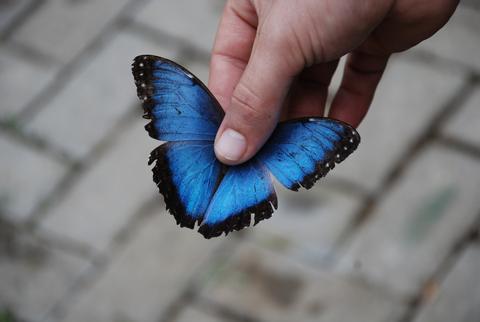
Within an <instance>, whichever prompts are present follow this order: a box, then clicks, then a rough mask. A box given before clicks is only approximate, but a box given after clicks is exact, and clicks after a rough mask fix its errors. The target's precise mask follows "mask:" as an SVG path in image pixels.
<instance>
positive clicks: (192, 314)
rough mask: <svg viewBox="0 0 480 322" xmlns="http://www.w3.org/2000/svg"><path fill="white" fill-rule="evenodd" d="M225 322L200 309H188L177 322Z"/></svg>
mask: <svg viewBox="0 0 480 322" xmlns="http://www.w3.org/2000/svg"><path fill="white" fill-rule="evenodd" d="M192 321H195V322H222V321H223V322H225V321H226V320H224V319H221V318H220V317H217V316H213V315H210V314H208V313H205V312H203V311H200V310H199V309H196V308H192V307H188V308H186V309H185V310H183V311H182V313H180V315H179V316H178V318H177V319H176V320H175V322H192Z"/></svg>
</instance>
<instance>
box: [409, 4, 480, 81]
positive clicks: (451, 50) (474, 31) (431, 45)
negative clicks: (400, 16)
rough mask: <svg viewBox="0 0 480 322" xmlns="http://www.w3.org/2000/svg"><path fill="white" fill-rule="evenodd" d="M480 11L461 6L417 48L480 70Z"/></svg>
mask: <svg viewBox="0 0 480 322" xmlns="http://www.w3.org/2000/svg"><path fill="white" fill-rule="evenodd" d="M479 28H480V11H479V10H474V9H472V8H470V7H466V6H460V7H459V8H458V9H457V11H456V12H455V14H454V15H453V17H452V18H451V19H450V21H449V22H448V23H447V25H446V26H445V27H444V28H443V29H442V30H440V31H439V32H438V33H437V34H435V35H434V36H433V37H432V38H430V39H428V40H426V41H425V42H423V43H422V44H420V46H419V47H418V48H417V49H422V50H426V51H429V52H431V53H433V54H435V55H438V56H440V57H444V58H448V59H452V60H453V61H456V62H459V63H461V64H464V65H466V66H469V67H471V68H473V69H475V70H477V71H480V56H479V55H478V54H477V53H478V52H479V51H480V42H479V41H478V30H479Z"/></svg>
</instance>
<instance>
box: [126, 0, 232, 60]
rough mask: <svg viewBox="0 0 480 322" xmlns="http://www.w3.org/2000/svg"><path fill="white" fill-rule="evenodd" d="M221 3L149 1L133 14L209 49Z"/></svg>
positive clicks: (216, 0) (205, 0) (206, 0)
mask: <svg viewBox="0 0 480 322" xmlns="http://www.w3.org/2000/svg"><path fill="white" fill-rule="evenodd" d="M224 2H225V1H224V0H196V1H189V0H177V1H175V2H173V1H170V2H169V3H168V4H166V3H165V2H162V1H151V2H150V3H149V4H148V5H146V6H145V7H144V8H143V9H141V10H140V11H139V12H138V13H137V14H136V16H135V20H136V21H138V22H140V23H142V24H146V25H148V26H150V27H153V28H154V29H157V30H158V31H160V32H162V33H165V34H168V35H170V36H174V37H177V38H179V39H182V40H184V41H188V42H190V43H191V44H193V45H194V46H196V47H197V48H199V49H203V50H205V51H207V52H209V51H210V50H211V48H212V46H213V40H214V37H215V33H216V30H217V25H218V22H219V18H220V13H221V12H222V8H223V4H224Z"/></svg>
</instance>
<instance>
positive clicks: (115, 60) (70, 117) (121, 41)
mask: <svg viewBox="0 0 480 322" xmlns="http://www.w3.org/2000/svg"><path fill="white" fill-rule="evenodd" d="M175 52H176V48H175V47H167V48H162V47H161V46H159V45H156V44H153V43H151V42H149V41H147V40H145V39H144V38H143V37H142V36H140V35H137V34H135V33H131V32H124V33H120V34H119V35H117V36H116V37H115V38H114V39H113V40H112V41H111V42H109V43H107V44H105V47H104V48H103V50H102V51H101V52H100V54H99V55H98V56H97V57H95V59H93V60H92V61H91V62H90V63H89V64H88V65H87V66H85V67H84V68H83V69H81V70H79V71H78V73H77V75H76V77H75V78H74V79H73V80H72V81H71V82H70V83H69V84H68V85H67V87H66V88H65V89H64V90H63V91H62V92H61V93H60V94H59V95H58V96H56V97H55V98H54V99H53V101H52V102H51V103H50V104H49V105H48V106H47V107H46V108H45V110H44V111H43V112H42V113H40V114H38V115H37V117H35V118H34V119H33V120H31V121H30V122H29V123H28V124H27V130H28V131H29V132H31V133H35V134H36V135H39V136H41V137H43V138H45V139H46V140H48V141H50V142H51V143H52V144H54V145H55V146H58V147H59V148H60V149H62V150H64V151H66V152H67V153H68V154H70V155H71V156H73V157H75V158H83V157H85V156H86V155H87V154H88V153H89V152H90V151H91V149H92V148H93V147H94V146H95V144H97V143H98V142H99V141H100V140H101V139H102V137H103V136H105V134H106V133H108V131H109V130H111V129H112V127H113V126H114V125H115V124H116V123H117V122H118V121H119V119H120V118H121V117H122V116H123V115H125V113H127V112H128V111H129V110H131V109H132V108H133V104H134V103H136V102H137V101H138V100H137V97H136V89H135V84H134V82H133V76H132V73H131V70H130V65H131V62H132V60H133V58H134V57H135V56H137V55H140V54H142V53H156V54H159V55H165V56H167V57H172V58H174V57H175Z"/></svg>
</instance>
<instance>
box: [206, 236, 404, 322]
mask: <svg viewBox="0 0 480 322" xmlns="http://www.w3.org/2000/svg"><path fill="white" fill-rule="evenodd" d="M202 296H203V297H205V298H207V299H209V300H210V301H213V302H214V303H217V305H218V304H219V305H222V306H224V307H227V308H229V309H231V310H232V311H235V312H239V313H241V314H242V315H246V316H255V317H258V318H260V319H261V320H262V321H321V322H326V321H358V322H361V321H368V322H375V321H395V320H396V319H398V318H399V316H400V314H401V312H402V311H403V310H404V308H403V305H402V304H401V303H399V302H396V301H395V300H394V298H392V297H390V296H389V295H387V294H383V293H381V292H379V291H378V290H375V289H372V288H370V287H368V286H367V285H365V284H361V283H358V282H356V281H354V280H342V279H340V278H338V277H336V276H333V275H331V274H330V273H327V272H316V271H312V270H309V269H308V268H306V267H303V266H302V265H301V264H299V263H298V262H297V261H290V260H287V259H285V258H283V257H280V256H277V255H275V254H273V253H270V252H267V251H264V250H261V249H259V248H256V247H252V246H249V245H247V246H246V247H242V248H241V249H240V250H238V252H236V253H235V254H234V257H233V259H232V260H231V261H229V262H228V263H227V264H226V265H225V266H224V267H223V269H221V270H219V271H218V272H217V275H216V276H214V277H213V278H212V280H211V282H210V284H209V285H207V287H206V288H205V290H204V292H203V293H202Z"/></svg>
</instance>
